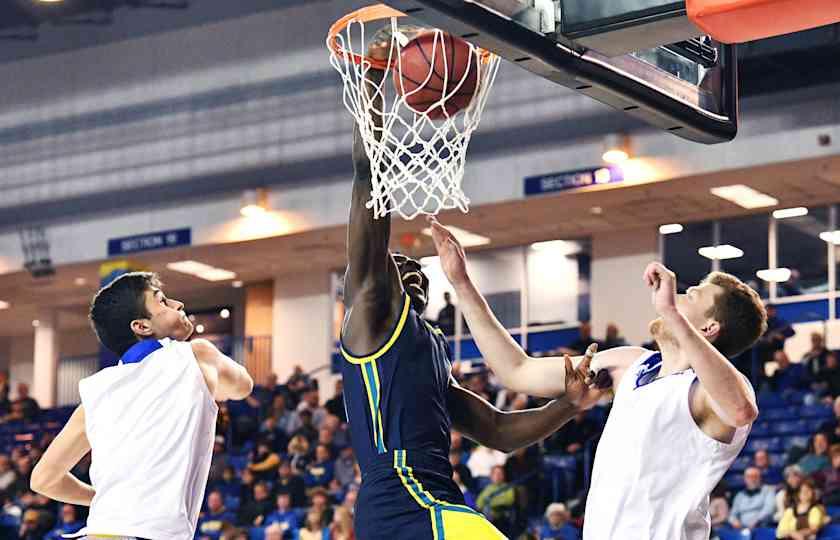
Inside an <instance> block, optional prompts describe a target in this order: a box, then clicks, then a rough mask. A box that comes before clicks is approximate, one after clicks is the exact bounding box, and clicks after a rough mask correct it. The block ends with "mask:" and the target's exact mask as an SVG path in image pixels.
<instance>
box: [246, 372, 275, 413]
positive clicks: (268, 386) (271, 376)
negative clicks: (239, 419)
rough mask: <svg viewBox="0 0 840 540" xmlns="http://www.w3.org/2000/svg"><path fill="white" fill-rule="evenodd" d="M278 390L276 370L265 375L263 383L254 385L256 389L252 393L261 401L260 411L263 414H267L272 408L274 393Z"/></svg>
mask: <svg viewBox="0 0 840 540" xmlns="http://www.w3.org/2000/svg"><path fill="white" fill-rule="evenodd" d="M277 392H278V384H277V374H276V373H274V372H269V373H268V374H267V375H266V376H265V379H264V380H263V382H262V384H257V385H255V386H254V390H253V391H252V392H251V395H252V396H253V397H254V399H256V400H257V401H258V402H259V403H260V412H261V413H262V414H265V413H266V412H267V411H268V410H269V409H270V408H271V404H272V402H273V401H274V395H275V394H276V393H277Z"/></svg>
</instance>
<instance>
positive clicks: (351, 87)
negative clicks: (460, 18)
mask: <svg viewBox="0 0 840 540" xmlns="http://www.w3.org/2000/svg"><path fill="white" fill-rule="evenodd" d="M401 16H403V14H402V13H400V12H399V11H396V10H393V9H391V8H389V7H387V6H384V5H381V4H380V5H376V6H371V7H368V8H363V9H361V10H358V11H355V12H353V13H350V14H349V15H347V16H345V17H343V18H342V19H340V20H339V21H337V22H336V23H335V24H334V25H333V27H332V28H331V29H330V35H329V37H328V38H327V46H328V47H329V49H330V63H331V64H332V66H333V67H334V68H335V69H336V71H338V73H339V74H340V75H341V78H342V81H343V83H344V93H343V101H344V106H345V107H347V110H348V111H350V114H352V115H353V118H354V119H355V121H356V124H357V125H358V127H359V131H360V134H361V138H362V140H363V142H364V148H365V152H366V153H367V156H368V158H369V159H370V168H371V175H372V178H371V183H372V187H373V190H372V191H371V198H370V200H369V201H368V203H367V207H368V208H372V209H373V213H374V217H375V218H380V217H384V216H387V215H388V214H389V213H391V212H395V213H397V214H399V215H400V216H402V217H403V218H405V219H414V218H415V217H417V216H418V215H419V214H431V215H435V214H437V213H438V212H440V211H441V210H446V209H452V208H458V209H460V210H461V211H462V212H466V211H467V210H468V207H469V199H468V198H467V197H466V195H464V192H463V190H462V188H461V181H462V179H463V178H464V161H465V158H466V153H467V146H468V145H469V142H470V137H471V135H472V133H473V131H475V129H476V128H477V127H478V123H479V121H480V120H481V112H482V110H483V109H484V105H485V104H486V102H487V97H488V95H489V90H490V87H491V86H492V84H493V80H494V79H495V77H496V73H497V71H498V69H499V57H498V56H496V55H493V54H491V53H488V52H486V51H484V50H482V49H480V48H478V47H475V46H474V45H472V44H468V45H469V47H470V54H469V55H468V58H469V62H470V63H475V64H476V65H477V68H478V79H477V85H476V90H475V94H474V95H473V98H472V100H471V101H470V103H469V105H468V106H466V107H465V108H463V109H462V110H460V111H458V112H457V113H454V114H452V115H450V114H448V112H447V108H446V107H444V106H443V104H444V102H446V100H447V99H448V98H450V97H452V96H453V95H454V94H455V93H456V92H458V89H459V88H461V86H462V85H463V83H464V81H465V80H466V79H467V78H468V77H469V75H470V71H471V66H467V69H465V70H463V73H464V74H463V76H462V78H461V80H460V81H458V82H457V84H454V81H453V82H449V81H447V80H444V89H446V93H444V94H443V95H441V97H440V100H438V101H437V102H435V103H433V104H431V105H430V106H429V107H428V108H427V109H426V111H428V112H432V111H434V112H435V113H436V114H437V115H438V116H440V119H437V120H432V119H431V118H429V116H428V114H427V112H420V111H417V110H414V109H413V108H412V107H411V106H409V105H408V104H407V103H406V99H407V98H409V97H410V96H411V95H412V94H413V93H415V92H418V91H422V90H423V87H424V86H425V85H426V84H427V83H428V82H429V80H430V78H431V76H432V74H433V71H434V70H433V66H434V65H435V59H436V58H437V55H443V61H444V65H445V66H446V64H445V62H446V61H447V60H449V58H448V57H447V55H446V54H444V51H445V46H444V43H445V40H444V33H443V31H441V30H430V31H431V32H434V33H435V39H434V49H433V54H432V55H431V56H432V57H431V59H430V61H429V64H430V65H429V73H428V74H427V76H426V79H425V81H422V82H421V84H420V85H418V87H417V89H415V90H412V91H410V92H406V91H404V89H402V90H403V91H401V92H397V91H396V89H395V88H394V80H396V81H399V84H402V81H403V78H402V62H401V58H400V53H401V52H402V48H403V47H404V46H405V45H407V43H408V40H407V39H406V38H405V36H404V35H402V34H401V33H400V31H399V27H398V24H397V19H398V18H399V17H401ZM382 19H389V22H387V23H386V24H390V25H391V46H390V48H389V49H388V58H387V60H376V59H374V58H370V57H368V56H366V55H365V53H366V51H367V46H368V40H369V38H371V37H372V36H373V35H374V33H375V31H369V32H368V35H366V33H365V30H366V29H365V23H370V22H372V21H376V20H382ZM372 69H381V70H384V71H385V76H384V77H382V80H381V82H378V83H377V82H375V81H372V80H370V79H369V78H368V73H369V72H370V70H372ZM451 71H452V70H450V69H449V67H448V66H446V68H445V69H444V70H443V72H444V74H445V78H444V79H446V77H448V76H449V74H450V72H451ZM393 72H396V73H393ZM473 73H475V71H473ZM392 75H394V78H392ZM401 94H403V95H401ZM377 118H381V126H382V128H379V127H377Z"/></svg>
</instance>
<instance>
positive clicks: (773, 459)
mask: <svg viewBox="0 0 840 540" xmlns="http://www.w3.org/2000/svg"><path fill="white" fill-rule="evenodd" d="M768 457H769V458H770V465H772V466H773V467H781V468H784V467H785V465H787V456H786V455H785V454H784V453H775V454H774V453H772V452H771V453H769V454H768Z"/></svg>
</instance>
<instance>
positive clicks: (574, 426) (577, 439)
mask: <svg viewBox="0 0 840 540" xmlns="http://www.w3.org/2000/svg"><path fill="white" fill-rule="evenodd" d="M597 434H598V425H597V424H596V423H595V422H594V421H593V420H591V419H590V418H588V416H587V414H586V411H580V412H579V413H578V414H577V415H576V416H575V417H574V418H573V419H572V420H571V421H569V422H568V423H566V425H564V426H563V427H561V428H560V429H558V430H557V431H556V432H555V433H554V435H552V436H551V437H549V438H548V440H546V441H545V446H546V449H547V450H549V451H551V452H562V453H566V454H575V453H577V452H581V451H582V450H583V445H584V444H585V443H586V441H588V440H589V439H592V438H594V437H595V436H596V435H597Z"/></svg>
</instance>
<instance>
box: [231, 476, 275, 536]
mask: <svg viewBox="0 0 840 540" xmlns="http://www.w3.org/2000/svg"><path fill="white" fill-rule="evenodd" d="M273 511H274V505H273V504H272V503H271V497H270V494H269V492H268V485H266V483H265V482H258V483H257V484H256V485H255V486H254V498H253V500H251V501H248V502H247V503H245V504H243V505H242V506H240V507H239V515H238V518H237V522H238V524H239V525H243V526H245V527H251V526H253V527H259V526H261V525H262V523H263V521H265V517H266V516H267V515H268V514H270V513H271V512H273Z"/></svg>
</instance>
